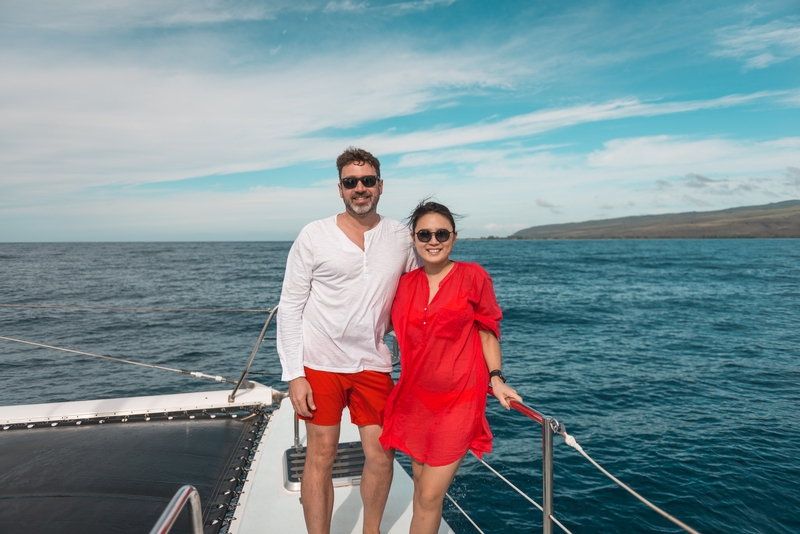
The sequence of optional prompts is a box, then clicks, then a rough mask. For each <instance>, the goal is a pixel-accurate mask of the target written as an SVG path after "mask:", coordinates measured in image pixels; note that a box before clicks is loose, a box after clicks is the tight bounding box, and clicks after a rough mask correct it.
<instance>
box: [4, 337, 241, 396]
mask: <svg viewBox="0 0 800 534" xmlns="http://www.w3.org/2000/svg"><path fill="white" fill-rule="evenodd" d="M0 339H5V340H6V341H15V342H17V343H24V344H25V345H33V346H34V347H43V348H46V349H55V350H60V351H64V352H71V353H72V354H80V355H82V356H91V357H92V358H102V359H104V360H111V361H114V362H118V363H127V364H130V365H138V366H141V367H149V368H151V369H159V370H161V371H170V372H172V373H180V374H182V375H189V376H193V377H195V378H204V379H206V380H214V381H216V382H227V383H229V384H235V383H236V380H231V379H229V378H223V377H221V376H211V375H207V374H205V373H201V372H199V371H185V370H183V369H173V368H171V367H164V366H163V365H155V364H152V363H142V362H135V361H133V360H124V359H122V358H115V357H113V356H103V355H102V354H93V353H91V352H83V351H80V350H72V349H65V348H63V347H54V346H53V345H45V344H44V343H34V342H33V341H25V340H22V339H14V338H13V337H5V336H0Z"/></svg>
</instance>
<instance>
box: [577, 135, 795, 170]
mask: <svg viewBox="0 0 800 534" xmlns="http://www.w3.org/2000/svg"><path fill="white" fill-rule="evenodd" d="M603 146H604V148H603V149H602V150H596V151H594V152H592V153H590V154H589V155H588V157H587V164H588V165H589V166H590V167H595V168H606V169H614V170H615V171H616V172H619V171H628V170H632V171H633V172H634V173H636V172H641V171H642V170H643V169H656V168H658V169H661V172H662V173H663V174H664V175H665V176H670V175H672V176H675V175H685V174H689V173H697V174H702V175H707V174H725V173H732V174H739V173H752V172H758V171H767V170H769V171H775V170H778V169H783V168H785V167H786V166H788V165H791V164H792V162H794V161H800V137H787V138H782V139H776V140H773V141H764V142H750V141H732V140H728V139H688V138H684V137H674V136H666V135H661V136H652V137H637V138H632V139H614V140H612V141H608V142H606V143H604V145H603Z"/></svg>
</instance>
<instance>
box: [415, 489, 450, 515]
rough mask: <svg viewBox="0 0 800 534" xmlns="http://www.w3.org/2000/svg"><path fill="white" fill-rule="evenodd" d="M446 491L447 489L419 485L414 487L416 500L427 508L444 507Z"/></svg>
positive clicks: (419, 504) (436, 508)
mask: <svg viewBox="0 0 800 534" xmlns="http://www.w3.org/2000/svg"><path fill="white" fill-rule="evenodd" d="M446 492H447V490H446V489H445V490H444V491H441V490H440V489H438V488H431V487H426V486H425V485H418V486H417V487H416V488H414V501H415V502H416V503H417V505H418V506H420V507H422V508H423V509H425V510H439V509H441V508H442V503H443V502H444V494H445V493H446Z"/></svg>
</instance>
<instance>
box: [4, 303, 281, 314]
mask: <svg viewBox="0 0 800 534" xmlns="http://www.w3.org/2000/svg"><path fill="white" fill-rule="evenodd" d="M0 308H39V309H54V310H103V311H168V312H197V313H270V312H271V311H272V310H271V309H269V310H258V309H253V310H247V309H242V310H237V309H222V308H133V307H122V306H51V305H44V304H41V305H40V304H0Z"/></svg>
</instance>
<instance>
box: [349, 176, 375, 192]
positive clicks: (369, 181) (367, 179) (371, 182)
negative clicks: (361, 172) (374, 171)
mask: <svg viewBox="0 0 800 534" xmlns="http://www.w3.org/2000/svg"><path fill="white" fill-rule="evenodd" d="M378 180H380V178H379V177H378V176H362V177H361V178H353V177H348V178H342V179H341V180H339V182H340V183H341V184H342V187H344V188H345V189H355V188H356V186H357V185H358V182H361V183H362V184H364V187H375V184H377V183H378Z"/></svg>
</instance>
